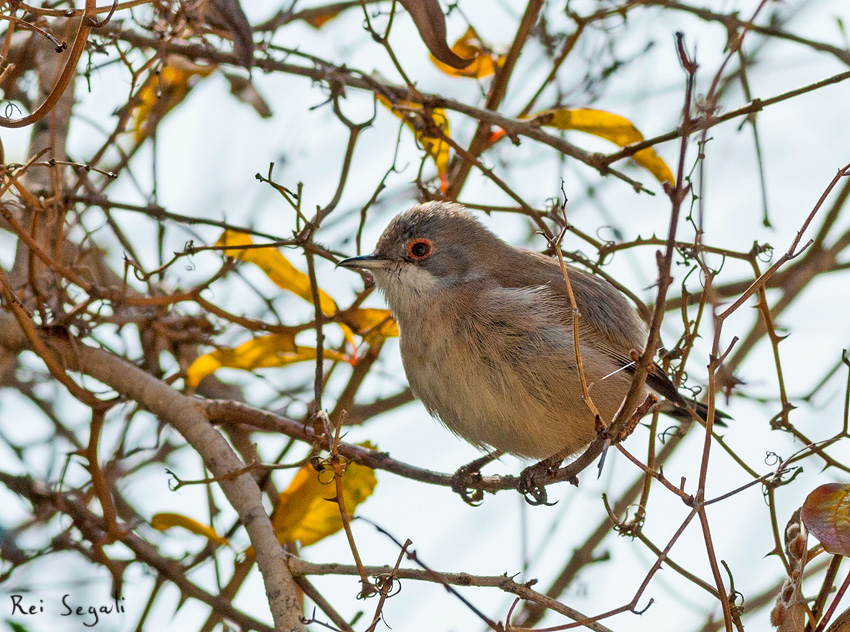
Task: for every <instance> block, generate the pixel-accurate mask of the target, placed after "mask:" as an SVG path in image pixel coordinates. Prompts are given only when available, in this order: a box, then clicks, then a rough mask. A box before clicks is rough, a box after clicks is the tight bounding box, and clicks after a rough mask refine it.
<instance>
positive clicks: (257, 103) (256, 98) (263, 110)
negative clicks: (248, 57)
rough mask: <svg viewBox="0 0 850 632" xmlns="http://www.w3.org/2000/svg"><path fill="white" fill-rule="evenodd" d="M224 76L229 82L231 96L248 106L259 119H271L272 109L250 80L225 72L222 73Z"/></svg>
mask: <svg viewBox="0 0 850 632" xmlns="http://www.w3.org/2000/svg"><path fill="white" fill-rule="evenodd" d="M224 76H225V78H226V79H227V80H228V81H229V82H230V93H231V94H232V95H233V96H235V97H236V98H237V99H239V100H240V101H242V103H247V104H248V105H250V106H251V107H252V108H254V110H255V111H256V112H257V114H259V115H260V116H261V117H263V118H269V117H271V115H272V109H271V108H270V107H269V104H268V102H266V100H265V99H264V98H263V95H262V94H260V92H259V91H258V90H257V88H256V86H254V83H253V82H252V81H251V80H250V79H248V78H247V77H243V76H242V75H236V74H231V73H227V72H226V73H224Z"/></svg>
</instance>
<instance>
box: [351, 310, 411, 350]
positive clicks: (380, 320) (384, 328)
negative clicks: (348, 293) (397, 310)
mask: <svg viewBox="0 0 850 632" xmlns="http://www.w3.org/2000/svg"><path fill="white" fill-rule="evenodd" d="M345 323H346V324H347V325H349V326H350V327H351V328H352V329H353V330H354V332H355V333H356V334H357V335H358V336H363V337H364V338H365V339H366V341H367V342H368V343H369V344H371V345H374V344H376V343H378V342H380V341H382V340H384V339H386V338H397V337H398V323H396V322H395V320H394V319H393V317H392V314H390V311H389V310H388V309H372V308H368V307H361V308H360V309H358V310H355V311H354V312H351V313H348V314H346V315H345Z"/></svg>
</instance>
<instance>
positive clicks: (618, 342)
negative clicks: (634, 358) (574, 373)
mask: <svg viewBox="0 0 850 632" xmlns="http://www.w3.org/2000/svg"><path fill="white" fill-rule="evenodd" d="M501 254H504V253H501ZM493 268H494V269H497V270H499V272H498V274H497V279H498V281H499V283H500V284H501V285H502V287H514V288H520V287H529V288H531V287H540V286H547V287H548V289H549V291H550V292H551V293H552V294H553V295H554V296H555V297H557V299H558V300H559V301H560V302H561V303H562V304H563V306H564V316H565V318H570V312H571V305H570V298H569V294H568V293H567V286H566V283H565V282H564V277H563V275H562V273H561V266H560V265H559V264H558V262H557V261H555V260H554V259H552V258H551V257H547V256H545V255H541V254H539V253H536V252H531V251H528V250H522V249H513V252H512V253H510V256H509V260H503V261H500V262H498V263H497V265H496V266H493ZM567 269H568V276H569V278H570V285H572V288H573V295H574V296H575V299H576V306H577V307H578V310H579V313H580V314H581V324H582V325H583V326H585V327H590V328H592V329H593V330H594V331H596V332H598V334H599V335H600V336H601V337H602V338H603V339H604V341H602V342H601V344H604V346H606V347H609V348H610V350H611V352H613V353H618V354H619V355H621V356H622V357H623V358H626V360H625V362H630V360H629V359H628V358H629V352H630V351H631V350H632V349H641V348H643V345H644V344H645V342H646V325H645V323H644V322H643V321H642V320H641V319H640V317H639V316H638V315H637V312H636V311H635V310H634V308H633V307H632V306H631V304H630V303H629V301H628V300H627V299H626V297H625V296H623V294H622V293H621V292H620V291H619V290H618V289H617V288H615V287H614V286H613V285H611V284H610V283H608V282H607V281H605V280H604V279H601V278H599V277H596V276H594V275H592V274H589V273H588V272H585V271H584V270H580V269H578V268H575V267H572V266H567Z"/></svg>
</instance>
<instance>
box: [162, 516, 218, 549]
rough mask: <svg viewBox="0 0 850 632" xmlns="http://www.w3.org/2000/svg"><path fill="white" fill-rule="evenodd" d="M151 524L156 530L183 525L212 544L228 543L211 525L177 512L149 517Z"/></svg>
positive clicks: (165, 529)
mask: <svg viewBox="0 0 850 632" xmlns="http://www.w3.org/2000/svg"><path fill="white" fill-rule="evenodd" d="M151 526H152V527H153V528H154V529H156V530H157V531H167V530H168V529H171V528H172V527H183V528H184V529H186V530H187V531H191V532H192V533H196V534H197V535H202V536H204V537H205V538H206V539H207V540H209V541H210V542H212V543H213V544H219V545H225V544H228V542H227V539H226V538H223V537H221V536H220V535H218V534H217V533H216V532H215V529H213V528H212V527H208V526H206V525H203V524H201V523H200V522H198V521H197V520H193V519H192V518H189V517H187V516H184V515H182V514H178V513H158V514H156V515H154V517H153V518H151Z"/></svg>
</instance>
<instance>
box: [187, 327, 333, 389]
mask: <svg viewBox="0 0 850 632" xmlns="http://www.w3.org/2000/svg"><path fill="white" fill-rule="evenodd" d="M322 357H323V358H324V359H325V360H337V361H340V362H349V361H350V358H348V356H345V355H343V354H341V353H338V352H337V351H333V350H331V349H325V350H324V353H323V354H322ZM315 359H316V349H314V348H313V347H299V346H297V345H296V344H295V339H294V337H293V336H292V335H290V334H271V335H268V336H261V337H259V338H254V339H253V340H249V341H248V342H245V343H243V344H241V345H239V346H238V347H236V348H235V349H228V348H222V349H217V350H215V351H213V352H212V353H207V354H206V355H202V356H201V357H199V358H198V359H196V360H195V361H194V362H193V363H192V364H191V366H189V368H188V369H187V370H186V384H187V385H188V386H189V387H191V388H194V387H196V386H197V385H198V384H199V383H200V382H201V380H202V379H204V378H205V377H206V376H208V375H210V374H211V373H214V372H216V371H217V370H219V369H220V368H222V367H226V368H229V369H242V370H244V371H253V370H254V369H264V368H269V367H278V366H286V365H287V364H294V363H295V362H305V361H311V360H315Z"/></svg>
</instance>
